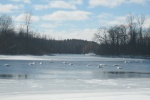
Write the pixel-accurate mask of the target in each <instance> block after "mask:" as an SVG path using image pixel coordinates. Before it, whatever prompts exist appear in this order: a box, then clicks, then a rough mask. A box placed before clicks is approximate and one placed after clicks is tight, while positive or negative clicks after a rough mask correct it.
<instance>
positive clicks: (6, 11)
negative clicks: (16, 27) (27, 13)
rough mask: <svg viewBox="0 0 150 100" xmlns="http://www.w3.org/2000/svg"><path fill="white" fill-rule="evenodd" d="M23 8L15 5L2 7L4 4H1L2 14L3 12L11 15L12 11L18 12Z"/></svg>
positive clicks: (0, 10)
mask: <svg viewBox="0 0 150 100" xmlns="http://www.w3.org/2000/svg"><path fill="white" fill-rule="evenodd" d="M22 7H23V6H22V5H13V4H5V5H2V4H0V12H2V13H11V12H12V11H14V10H18V9H20V8H22Z"/></svg>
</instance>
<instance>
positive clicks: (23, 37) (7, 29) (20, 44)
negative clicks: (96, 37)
mask: <svg viewBox="0 0 150 100" xmlns="http://www.w3.org/2000/svg"><path fill="white" fill-rule="evenodd" d="M30 24H31V15H28V14H26V16H25V28H21V27H20V29H19V30H17V31H15V28H14V23H13V20H12V18H11V17H10V16H8V15H1V16H0V54H33V55H42V54H52V53H72V54H81V53H88V52H94V51H95V47H96V45H97V44H96V43H94V42H89V41H84V40H76V39H72V40H69V39H68V40H54V39H51V38H48V37H47V36H41V35H39V34H38V33H35V32H33V31H31V30H30ZM93 46H94V47H93Z"/></svg>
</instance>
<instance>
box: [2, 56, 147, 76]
mask: <svg viewBox="0 0 150 100" xmlns="http://www.w3.org/2000/svg"><path fill="white" fill-rule="evenodd" d="M112 78H113V79H114V78H150V60H149V59H135V58H134V59H132V58H109V57H100V56H87V55H54V56H0V79H112Z"/></svg>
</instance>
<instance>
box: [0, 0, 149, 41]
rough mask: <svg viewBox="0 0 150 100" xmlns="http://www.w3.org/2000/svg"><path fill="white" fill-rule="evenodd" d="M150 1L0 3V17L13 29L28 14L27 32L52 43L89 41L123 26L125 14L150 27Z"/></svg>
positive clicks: (17, 0) (5, 0)
mask: <svg viewBox="0 0 150 100" xmlns="http://www.w3.org/2000/svg"><path fill="white" fill-rule="evenodd" d="M149 10H150V0H0V15H2V14H7V15H9V16H12V18H13V20H14V24H15V28H16V29H18V28H19V27H23V26H24V14H25V13H30V14H32V17H31V19H32V23H31V29H32V30H34V31H35V32H37V33H40V34H45V35H47V36H49V37H51V38H54V39H83V40H89V41H91V40H92V39H93V36H94V33H95V32H96V30H97V29H98V28H99V27H103V26H107V27H108V26H112V25H119V24H124V23H126V17H127V16H128V15H129V14H133V15H135V16H138V15H145V17H146V21H145V24H144V26H145V27H149V26H150V11H149Z"/></svg>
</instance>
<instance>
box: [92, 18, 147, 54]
mask: <svg viewBox="0 0 150 100" xmlns="http://www.w3.org/2000/svg"><path fill="white" fill-rule="evenodd" d="M145 21H146V19H145V16H136V17H135V16H133V15H129V16H128V17H127V20H126V22H127V23H126V25H117V26H112V27H109V28H107V27H102V28H99V29H98V31H97V32H96V33H95V37H94V38H95V40H96V41H98V42H99V43H100V45H99V50H98V51H97V53H98V54H100V55H150V27H149V28H145V27H144V22H145Z"/></svg>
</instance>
